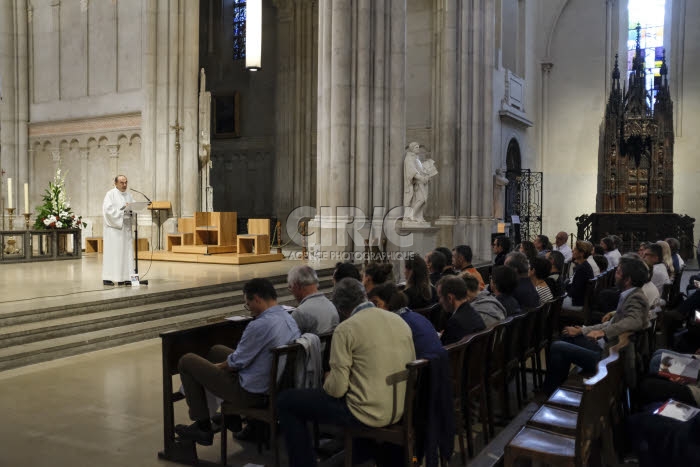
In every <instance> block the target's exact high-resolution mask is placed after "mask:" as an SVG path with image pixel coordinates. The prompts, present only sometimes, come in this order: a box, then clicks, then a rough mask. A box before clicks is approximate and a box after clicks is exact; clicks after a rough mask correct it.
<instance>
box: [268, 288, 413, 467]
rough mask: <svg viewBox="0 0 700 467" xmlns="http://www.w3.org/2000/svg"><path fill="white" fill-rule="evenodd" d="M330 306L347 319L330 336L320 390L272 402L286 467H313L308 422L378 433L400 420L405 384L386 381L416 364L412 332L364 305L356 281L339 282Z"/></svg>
mask: <svg viewBox="0 0 700 467" xmlns="http://www.w3.org/2000/svg"><path fill="white" fill-rule="evenodd" d="M333 302H334V303H335V305H336V307H337V308H338V311H339V313H340V315H341V317H342V318H345V317H347V319H345V321H343V322H342V323H340V324H339V325H338V327H336V328H335V331H334V333H333V340H332V342H331V357H330V368H331V370H330V372H329V373H328V374H327V376H326V380H325V382H324V384H323V389H290V390H287V391H284V392H283V393H282V394H280V396H279V398H278V399H277V407H278V411H279V417H280V426H281V427H282V431H283V432H284V435H285V439H286V441H287V453H288V457H289V465H290V466H291V467H297V466H298V467H309V466H315V465H316V455H315V454H314V451H313V446H312V440H311V436H310V434H309V432H308V429H307V426H306V423H307V422H309V421H317V422H319V423H324V424H334V425H340V426H350V425H367V426H371V427H381V426H386V425H390V424H392V423H396V422H398V421H399V420H400V419H401V417H402V415H403V399H404V395H405V391H406V383H405V381H404V382H393V383H389V382H388V381H391V378H388V376H390V375H392V374H397V373H401V372H403V370H404V369H405V368H406V363H408V362H410V361H412V360H414V359H415V356H416V355H415V350H414V348H413V336H412V334H411V328H409V327H408V325H407V324H406V322H405V321H404V320H403V319H401V317H400V316H399V315H397V314H395V313H391V312H389V311H385V310H381V309H379V308H376V307H375V306H374V305H373V304H372V303H371V302H368V301H367V295H366V293H365V290H364V288H363V286H362V284H361V283H360V282H359V281H358V280H355V279H350V278H347V279H343V280H341V281H340V282H338V283H337V284H336V286H335V289H334V291H333ZM356 454H359V453H357V452H356ZM359 460H363V459H359Z"/></svg>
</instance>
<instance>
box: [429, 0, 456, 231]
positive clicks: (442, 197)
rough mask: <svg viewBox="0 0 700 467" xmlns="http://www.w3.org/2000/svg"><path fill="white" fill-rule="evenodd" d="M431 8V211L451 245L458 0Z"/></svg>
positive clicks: (453, 206) (454, 188)
mask: <svg viewBox="0 0 700 467" xmlns="http://www.w3.org/2000/svg"><path fill="white" fill-rule="evenodd" d="M437 3H438V6H437V8H435V9H434V12H435V15H436V18H435V23H436V24H437V28H436V31H439V33H438V38H437V53H436V57H435V60H436V66H435V70H436V74H435V80H434V81H433V95H434V96H435V100H436V102H437V106H436V113H435V121H436V124H435V131H434V133H433V135H434V143H433V148H434V152H435V157H434V159H435V160H436V162H437V166H438V170H439V173H438V180H437V187H438V196H437V203H436V204H433V206H432V208H433V209H432V211H433V212H435V213H436V214H437V220H436V221H435V225H438V226H443V228H442V229H441V232H440V239H439V241H440V242H442V243H443V244H447V245H452V244H453V241H452V235H451V234H452V226H454V225H455V224H456V211H455V198H456V193H457V191H456V175H457V161H458V159H459V154H458V152H457V102H458V94H457V73H458V69H457V45H458V43H457V38H458V34H457V32H458V31H457V20H458V19H459V14H458V11H459V10H458V6H459V3H461V2H458V0H438V2H437Z"/></svg>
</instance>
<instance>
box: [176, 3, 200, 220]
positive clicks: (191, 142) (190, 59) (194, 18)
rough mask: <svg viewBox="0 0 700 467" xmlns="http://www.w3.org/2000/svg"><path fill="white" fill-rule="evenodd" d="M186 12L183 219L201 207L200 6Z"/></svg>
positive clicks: (188, 6) (181, 179) (183, 5)
mask: <svg viewBox="0 0 700 467" xmlns="http://www.w3.org/2000/svg"><path fill="white" fill-rule="evenodd" d="M181 8H182V9H183V16H184V25H183V34H182V37H183V40H182V41H181V42H182V44H183V49H182V50H181V54H182V55H183V59H182V60H183V64H182V65H183V66H182V75H183V76H182V83H183V86H182V91H180V92H181V95H182V99H181V102H182V109H181V114H182V115H183V116H182V118H181V119H180V121H181V122H182V126H183V130H182V148H181V150H180V161H179V166H180V173H179V174H178V180H179V190H180V204H181V208H180V215H181V216H187V217H189V216H194V212H195V211H197V210H198V206H199V144H198V140H199V138H198V135H199V131H198V122H199V108H198V96H199V92H198V91H199V84H198V83H199V2H190V1H185V2H182V3H181Z"/></svg>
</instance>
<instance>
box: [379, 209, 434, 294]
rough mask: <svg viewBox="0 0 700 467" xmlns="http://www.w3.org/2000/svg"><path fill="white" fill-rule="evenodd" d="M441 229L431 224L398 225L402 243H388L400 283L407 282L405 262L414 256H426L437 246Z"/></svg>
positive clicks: (388, 249) (410, 222)
mask: <svg viewBox="0 0 700 467" xmlns="http://www.w3.org/2000/svg"><path fill="white" fill-rule="evenodd" d="M439 231H440V228H439V227H433V226H431V225H430V223H429V222H415V221H399V222H397V223H396V234H397V235H399V236H400V237H401V242H392V241H389V242H387V246H386V249H387V253H390V254H389V258H390V260H389V262H390V263H392V264H393V265H394V271H395V275H396V276H397V280H398V282H403V281H405V280H406V277H405V276H404V265H403V262H404V260H405V259H406V258H408V257H410V256H411V255H412V254H417V255H420V256H421V257H422V258H423V259H425V255H426V254H427V253H430V252H431V251H433V250H434V249H435V247H436V246H437V237H438V232H439Z"/></svg>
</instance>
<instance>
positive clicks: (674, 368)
mask: <svg viewBox="0 0 700 467" xmlns="http://www.w3.org/2000/svg"><path fill="white" fill-rule="evenodd" d="M695 357H696V356H695V355H687V354H684V355H677V354H671V353H666V352H663V353H662V354H661V364H660V365H659V376H663V377H664V378H668V379H669V380H671V381H673V382H675V383H681V384H694V383H697V381H698V376H700V360H698V359H697V358H695Z"/></svg>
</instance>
